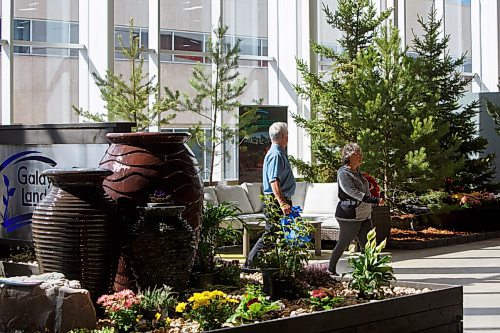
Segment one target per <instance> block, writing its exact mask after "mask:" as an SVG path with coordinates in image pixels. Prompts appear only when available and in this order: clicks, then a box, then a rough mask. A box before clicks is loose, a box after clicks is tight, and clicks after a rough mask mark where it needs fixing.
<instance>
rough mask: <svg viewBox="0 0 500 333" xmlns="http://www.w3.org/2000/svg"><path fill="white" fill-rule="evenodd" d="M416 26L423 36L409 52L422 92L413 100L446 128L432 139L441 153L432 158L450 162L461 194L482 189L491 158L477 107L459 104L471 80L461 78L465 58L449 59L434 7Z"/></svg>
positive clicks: (476, 104)
mask: <svg viewBox="0 0 500 333" xmlns="http://www.w3.org/2000/svg"><path fill="white" fill-rule="evenodd" d="M417 21H418V23H419V24H420V26H421V28H422V29H423V31H424V34H423V36H422V37H418V36H416V35H414V39H413V47H412V49H413V51H414V52H415V53H416V54H417V56H418V58H417V61H416V65H417V66H416V68H417V71H416V74H417V75H416V78H417V81H418V82H420V84H421V86H422V88H423V91H422V92H421V93H420V94H419V95H418V97H419V99H420V104H421V106H422V108H424V109H425V110H427V112H428V113H429V114H431V115H433V117H434V119H435V122H436V123H437V124H441V126H442V127H443V128H445V129H447V130H446V131H445V132H444V133H442V134H440V135H438V136H437V138H438V140H439V144H440V147H441V151H442V152H440V153H439V154H438V155H437V156H436V157H437V158H439V161H440V162H439V163H443V162H445V161H446V160H449V161H450V162H451V163H453V168H454V172H453V173H452V174H453V175H454V178H456V179H454V183H455V185H461V186H463V187H465V188H466V189H476V188H484V187H485V186H487V184H489V183H490V182H491V181H492V179H493V175H494V170H493V168H492V161H493V158H494V157H493V155H492V154H483V153H484V150H485V148H486V145H487V140H486V139H485V138H483V137H481V136H478V135H477V130H476V124H475V120H474V119H475V117H476V114H477V112H478V111H477V110H478V108H479V102H478V101H477V100H476V101H473V102H471V103H470V104H467V105H463V106H462V105H461V104H460V99H461V98H462V97H463V96H464V95H465V93H466V92H467V87H468V85H469V84H470V82H471V81H472V79H473V77H468V78H464V77H463V76H462V75H461V73H460V69H461V67H462V66H463V64H464V61H465V57H466V54H465V53H464V54H462V55H461V56H460V57H459V58H457V59H453V58H452V57H451V55H450V53H449V50H448V45H449V41H450V36H449V35H445V36H444V37H443V36H442V29H443V24H442V20H441V19H438V17H437V14H436V10H435V9H434V8H433V9H432V10H431V11H430V12H429V14H428V16H427V20H424V18H423V17H421V16H417ZM439 163H438V164H439ZM443 176H444V177H446V175H445V174H444V173H440V174H437V175H436V179H443ZM434 188H435V187H434Z"/></svg>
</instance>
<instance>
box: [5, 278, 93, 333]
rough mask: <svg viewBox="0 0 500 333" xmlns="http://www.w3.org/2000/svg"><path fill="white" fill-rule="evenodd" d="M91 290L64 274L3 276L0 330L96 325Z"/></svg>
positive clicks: (67, 329) (43, 330)
mask: <svg viewBox="0 0 500 333" xmlns="http://www.w3.org/2000/svg"><path fill="white" fill-rule="evenodd" d="M96 321H97V319H96V312H95V308H94V305H93V304H92V301H91V299H90V294H89V292H88V291H87V290H85V289H81V286H80V283H79V282H78V281H74V280H73V281H70V280H68V279H66V278H65V277H64V275H63V274H61V273H46V274H41V275H32V276H30V277H26V276H17V277H11V278H3V279H0V332H15V331H16V330H23V331H27V332H35V331H41V332H45V330H48V332H55V333H59V332H67V331H69V330H71V329H73V328H90V329H92V328H95V325H96Z"/></svg>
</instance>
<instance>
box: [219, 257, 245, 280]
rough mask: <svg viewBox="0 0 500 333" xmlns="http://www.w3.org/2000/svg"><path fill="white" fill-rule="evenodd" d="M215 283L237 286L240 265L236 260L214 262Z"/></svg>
mask: <svg viewBox="0 0 500 333" xmlns="http://www.w3.org/2000/svg"><path fill="white" fill-rule="evenodd" d="M216 265H217V266H216V270H217V283H218V284H219V285H224V286H238V285H239V284H240V274H241V267H240V262H239V261H238V260H233V261H225V260H220V261H218V262H217V264H216Z"/></svg>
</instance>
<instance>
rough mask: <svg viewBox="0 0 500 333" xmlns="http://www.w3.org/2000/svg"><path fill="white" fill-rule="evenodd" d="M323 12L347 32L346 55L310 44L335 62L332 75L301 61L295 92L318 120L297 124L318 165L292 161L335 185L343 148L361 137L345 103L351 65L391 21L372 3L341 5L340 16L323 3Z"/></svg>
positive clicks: (359, 0) (343, 0) (312, 177)
mask: <svg viewBox="0 0 500 333" xmlns="http://www.w3.org/2000/svg"><path fill="white" fill-rule="evenodd" d="M323 11H324V12H325V14H326V17H327V18H326V20H327V23H328V24H330V25H331V26H332V28H336V29H339V30H340V31H342V32H343V34H342V38H341V39H340V40H339V41H338V42H339V44H340V45H342V47H343V48H344V51H343V52H341V53H336V52H335V51H334V50H333V49H332V48H329V47H327V46H323V45H320V44H318V43H316V42H312V43H311V48H312V50H313V51H314V52H315V53H317V54H318V55H319V56H321V57H323V58H326V59H330V60H332V61H333V64H332V66H331V70H330V71H329V72H320V73H316V71H315V70H310V69H309V66H308V64H307V63H306V62H305V61H303V60H301V59H296V63H297V69H298V71H299V72H300V74H301V76H302V79H303V82H304V84H303V85H297V86H295V87H294V88H295V90H296V91H297V93H298V94H299V95H300V96H301V97H303V98H306V99H309V100H310V101H311V107H312V110H313V117H312V119H306V118H303V117H301V116H298V115H295V116H294V120H295V122H296V123H297V124H298V126H299V127H302V128H304V129H305V130H306V132H307V134H308V135H309V136H310V137H311V151H312V153H313V156H314V158H315V161H314V162H313V163H312V164H307V163H303V162H302V163H300V162H299V161H297V160H291V162H292V164H293V165H294V167H297V168H298V169H299V170H300V171H301V174H302V175H303V176H304V177H305V179H306V180H308V181H321V182H333V181H335V179H336V176H337V175H336V171H337V169H338V168H339V167H340V158H339V152H340V148H339V147H342V146H343V145H344V144H345V143H347V142H348V141H354V140H355V137H356V135H355V131H354V129H353V128H352V127H351V126H350V124H349V121H348V119H347V115H349V113H350V111H351V108H350V105H348V104H346V102H345V96H346V93H347V87H346V86H345V84H344V82H345V79H346V78H347V77H348V76H349V75H351V72H352V64H351V63H350V62H351V61H352V60H353V59H354V58H355V57H356V56H357V54H358V52H359V51H360V50H362V49H365V48H366V47H367V46H368V45H370V44H371V43H372V39H373V37H374V35H375V34H376V30H377V27H378V26H379V24H380V22H382V21H383V20H385V19H386V18H387V17H389V15H390V10H386V11H383V12H381V13H380V14H377V11H376V9H375V6H374V5H373V3H372V2H371V1H369V0H356V1H351V0H340V1H338V10H337V11H336V12H335V13H333V12H332V11H331V10H330V9H329V8H328V6H326V5H324V4H323Z"/></svg>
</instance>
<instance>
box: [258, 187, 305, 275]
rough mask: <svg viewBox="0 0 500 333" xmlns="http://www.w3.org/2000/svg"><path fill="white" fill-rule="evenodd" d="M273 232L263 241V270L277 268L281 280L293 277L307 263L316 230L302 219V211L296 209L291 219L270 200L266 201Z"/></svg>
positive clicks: (267, 197) (261, 257)
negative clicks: (312, 237)
mask: <svg viewBox="0 0 500 333" xmlns="http://www.w3.org/2000/svg"><path fill="white" fill-rule="evenodd" d="M263 200H264V203H265V205H266V209H267V215H268V218H269V221H272V223H273V224H274V225H273V228H272V230H273V232H271V233H269V234H267V235H266V236H265V237H264V248H263V250H262V251H261V253H259V256H258V257H257V265H258V267H261V268H276V269H277V273H278V274H279V275H280V276H282V277H294V276H295V274H296V273H297V272H299V271H300V270H302V269H303V268H304V266H305V265H306V264H307V263H308V261H309V258H310V254H309V252H308V249H310V247H311V243H310V241H311V234H312V233H313V231H314V227H313V226H312V225H311V224H310V223H309V222H307V221H305V220H303V219H302V217H300V212H301V210H300V207H293V209H292V213H291V214H290V215H288V216H284V215H282V212H281V209H280V208H279V207H278V206H277V205H276V204H275V203H274V200H273V199H272V198H270V197H269V196H264V197H263Z"/></svg>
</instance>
